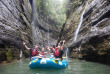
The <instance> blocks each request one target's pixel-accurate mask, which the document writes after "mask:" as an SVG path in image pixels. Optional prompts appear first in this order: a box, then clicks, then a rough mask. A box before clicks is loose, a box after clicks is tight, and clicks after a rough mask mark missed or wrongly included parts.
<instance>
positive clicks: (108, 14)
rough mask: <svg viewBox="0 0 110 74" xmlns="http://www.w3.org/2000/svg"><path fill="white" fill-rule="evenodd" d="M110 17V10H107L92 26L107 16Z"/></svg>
mask: <svg viewBox="0 0 110 74" xmlns="http://www.w3.org/2000/svg"><path fill="white" fill-rule="evenodd" d="M109 17H110V10H109V11H107V12H106V13H105V14H104V15H102V16H101V17H100V18H99V19H98V20H97V21H94V22H93V23H92V24H91V26H94V25H96V24H97V23H98V22H100V21H102V20H103V19H105V18H109Z"/></svg>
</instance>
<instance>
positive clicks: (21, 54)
mask: <svg viewBox="0 0 110 74" xmlns="http://www.w3.org/2000/svg"><path fill="white" fill-rule="evenodd" d="M22 56H23V52H22V50H21V51H20V58H22Z"/></svg>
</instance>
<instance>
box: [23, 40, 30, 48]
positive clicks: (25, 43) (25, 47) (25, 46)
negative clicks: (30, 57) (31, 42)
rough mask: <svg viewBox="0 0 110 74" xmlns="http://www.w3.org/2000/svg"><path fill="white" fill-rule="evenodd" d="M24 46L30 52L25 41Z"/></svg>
mask: <svg viewBox="0 0 110 74" xmlns="http://www.w3.org/2000/svg"><path fill="white" fill-rule="evenodd" d="M23 45H24V46H25V48H26V49H28V50H29V49H30V48H28V47H27V45H26V43H25V42H24V41H23Z"/></svg>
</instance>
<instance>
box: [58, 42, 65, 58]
mask: <svg viewBox="0 0 110 74" xmlns="http://www.w3.org/2000/svg"><path fill="white" fill-rule="evenodd" d="M64 47H65V40H63V41H62V43H60V48H59V56H58V58H61V59H62V56H63V54H64V50H63V49H64Z"/></svg>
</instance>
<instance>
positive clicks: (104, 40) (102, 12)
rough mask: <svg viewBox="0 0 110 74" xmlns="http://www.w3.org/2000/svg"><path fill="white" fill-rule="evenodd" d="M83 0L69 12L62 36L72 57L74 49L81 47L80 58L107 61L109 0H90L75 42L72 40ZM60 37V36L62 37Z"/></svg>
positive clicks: (82, 7) (109, 23)
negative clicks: (75, 8)
mask: <svg viewBox="0 0 110 74" xmlns="http://www.w3.org/2000/svg"><path fill="white" fill-rule="evenodd" d="M86 3H87V1H85V2H84V3H83V4H82V5H80V7H77V10H75V11H74V12H71V14H70V16H69V17H68V19H67V23H66V27H65V29H64V32H63V37H64V38H66V37H67V38H66V41H67V46H68V47H70V50H71V55H70V56H72V57H75V56H76V55H75V53H76V52H77V51H74V50H75V49H78V48H79V47H80V48H81V55H82V58H84V59H87V60H91V61H98V62H102V63H108V62H109V61H110V60H109V59H110V56H109V50H110V47H109V37H110V14H109V13H110V1H109V0H90V1H88V6H87V8H86V11H85V14H84V15H83V18H84V19H83V23H82V25H81V28H80V30H79V33H78V37H77V40H76V42H74V41H73V39H74V35H75V30H76V29H77V25H78V23H79V19H80V16H81V14H82V11H83V9H84V7H85V5H86ZM63 37H62V38H63ZM76 57H78V56H76Z"/></svg>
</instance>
